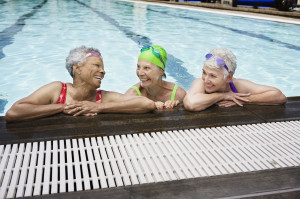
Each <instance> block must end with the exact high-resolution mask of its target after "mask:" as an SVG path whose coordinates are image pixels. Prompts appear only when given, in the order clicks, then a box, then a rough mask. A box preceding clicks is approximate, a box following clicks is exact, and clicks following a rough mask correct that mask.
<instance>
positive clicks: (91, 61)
mask: <svg viewBox="0 0 300 199" xmlns="http://www.w3.org/2000/svg"><path fill="white" fill-rule="evenodd" d="M77 70H79V72H80V74H81V75H80V77H81V79H82V80H83V81H85V82H88V83H89V84H92V85H93V86H95V88H99V87H100V85H101V80H102V79H103V78H104V75H105V71H104V66H103V61H102V59H101V58H100V57H95V56H90V57H87V59H86V62H85V63H84V64H83V65H82V66H80V67H78V69H77Z"/></svg>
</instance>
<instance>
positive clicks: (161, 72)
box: [159, 68, 165, 76]
mask: <svg viewBox="0 0 300 199" xmlns="http://www.w3.org/2000/svg"><path fill="white" fill-rule="evenodd" d="M159 69H160V70H159V74H160V75H161V76H163V75H164V74H165V71H164V70H163V69H161V68H159Z"/></svg>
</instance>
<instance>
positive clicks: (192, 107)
mask: <svg viewBox="0 0 300 199" xmlns="http://www.w3.org/2000/svg"><path fill="white" fill-rule="evenodd" d="M183 106H184V108H185V109H186V110H188V111H193V112H194V111H202V110H204V108H201V107H197V106H196V103H195V102H193V101H192V100H191V99H190V98H188V97H185V98H184V100H183Z"/></svg>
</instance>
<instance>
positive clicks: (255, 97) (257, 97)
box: [245, 90, 287, 105]
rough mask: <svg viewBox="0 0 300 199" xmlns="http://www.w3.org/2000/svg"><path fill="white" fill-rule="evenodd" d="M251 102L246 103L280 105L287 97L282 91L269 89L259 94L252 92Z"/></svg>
mask: <svg viewBox="0 0 300 199" xmlns="http://www.w3.org/2000/svg"><path fill="white" fill-rule="evenodd" d="M248 99H249V102H247V103H245V104H258V105H280V104H284V103H286V101H287V98H286V97H285V95H284V94H283V93H282V92H281V91H276V90H275V91H267V92H264V93H259V94H251V95H250V96H249V98H248Z"/></svg>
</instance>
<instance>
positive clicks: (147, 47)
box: [141, 46, 166, 68]
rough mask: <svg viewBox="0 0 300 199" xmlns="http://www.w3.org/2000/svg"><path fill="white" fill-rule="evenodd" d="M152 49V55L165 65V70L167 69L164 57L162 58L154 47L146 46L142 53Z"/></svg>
mask: <svg viewBox="0 0 300 199" xmlns="http://www.w3.org/2000/svg"><path fill="white" fill-rule="evenodd" d="M150 49H152V54H153V55H154V56H155V57H157V58H159V59H160V61H161V63H162V64H163V65H164V68H166V65H165V62H164V60H163V59H162V56H161V54H160V52H159V50H157V49H155V48H153V46H145V47H143V48H142V49H141V53H142V52H144V51H147V50H150Z"/></svg>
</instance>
